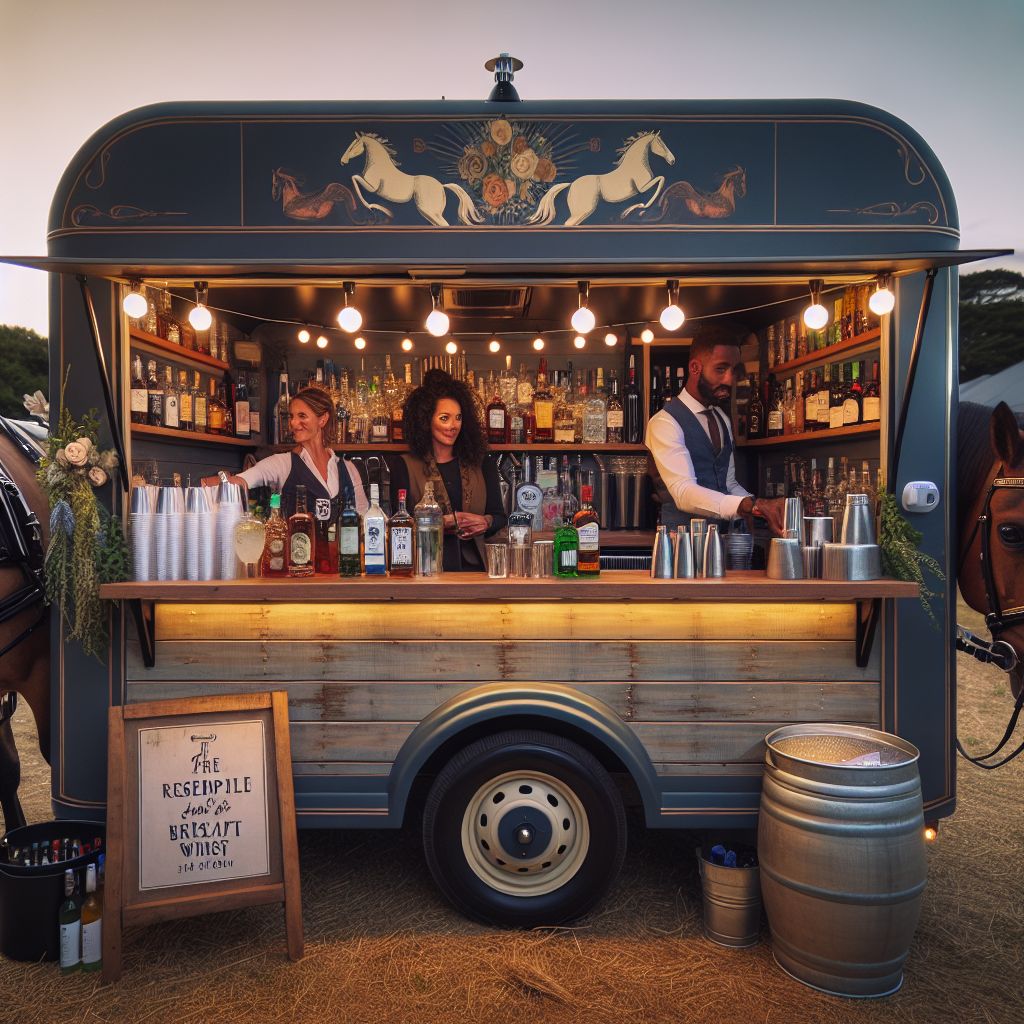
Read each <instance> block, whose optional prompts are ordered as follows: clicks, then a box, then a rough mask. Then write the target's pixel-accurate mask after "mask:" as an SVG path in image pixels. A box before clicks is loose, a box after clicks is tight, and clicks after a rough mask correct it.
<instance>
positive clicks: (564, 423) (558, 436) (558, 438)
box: [553, 389, 576, 444]
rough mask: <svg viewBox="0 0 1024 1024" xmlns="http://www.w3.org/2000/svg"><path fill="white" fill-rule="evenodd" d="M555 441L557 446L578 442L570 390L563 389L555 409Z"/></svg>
mask: <svg viewBox="0 0 1024 1024" xmlns="http://www.w3.org/2000/svg"><path fill="white" fill-rule="evenodd" d="M553 440H554V442H555V444H572V443H573V442H574V441H575V440H576V416H575V414H574V413H573V403H572V396H571V394H569V393H568V389H563V392H562V395H561V397H560V398H559V400H558V404H557V406H556V407H555V418H554V438H553Z"/></svg>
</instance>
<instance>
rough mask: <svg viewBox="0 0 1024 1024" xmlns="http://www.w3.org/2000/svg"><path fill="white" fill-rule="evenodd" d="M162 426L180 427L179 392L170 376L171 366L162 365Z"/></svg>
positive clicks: (172, 428) (177, 428)
mask: <svg viewBox="0 0 1024 1024" xmlns="http://www.w3.org/2000/svg"><path fill="white" fill-rule="evenodd" d="M164 426H165V427H168V428H169V429H171V430H180V429H181V392H180V391H179V390H178V388H177V386H176V385H175V383H174V379H173V378H172V376H171V368H170V367H169V366H165V367H164Z"/></svg>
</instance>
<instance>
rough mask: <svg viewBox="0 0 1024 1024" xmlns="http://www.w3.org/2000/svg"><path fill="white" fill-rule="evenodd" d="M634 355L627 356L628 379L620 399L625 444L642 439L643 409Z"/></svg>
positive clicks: (637, 442) (634, 442)
mask: <svg viewBox="0 0 1024 1024" xmlns="http://www.w3.org/2000/svg"><path fill="white" fill-rule="evenodd" d="M635 360H636V356H635V355H630V357H629V381H628V383H627V384H626V393H625V395H624V396H623V399H622V408H623V432H624V435H625V441H626V444H640V442H641V441H642V440H643V433H644V423H643V411H642V409H641V407H640V391H639V389H638V388H637V386H636V363H635Z"/></svg>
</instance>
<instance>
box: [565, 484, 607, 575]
mask: <svg viewBox="0 0 1024 1024" xmlns="http://www.w3.org/2000/svg"><path fill="white" fill-rule="evenodd" d="M593 501H594V488H593V487H591V486H590V484H584V485H583V486H582V487H581V488H580V502H581V505H580V510H579V512H577V513H576V515H575V516H573V520H572V525H573V526H574V527H575V528H576V534H577V536H578V543H579V553H578V555H577V556H576V571H577V572H578V573H579V574H580V576H599V575H600V574H601V528H600V525H599V524H598V520H597V513H596V512H595V511H594V506H593Z"/></svg>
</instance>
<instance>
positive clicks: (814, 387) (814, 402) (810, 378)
mask: <svg viewBox="0 0 1024 1024" xmlns="http://www.w3.org/2000/svg"><path fill="white" fill-rule="evenodd" d="M802 401H803V403H804V425H803V430H804V432H807V431H809V430H817V429H818V426H819V424H818V375H817V373H816V372H815V371H813V370H812V371H810V372H809V373H808V374H807V386H806V387H805V388H804V393H803V396H802Z"/></svg>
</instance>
